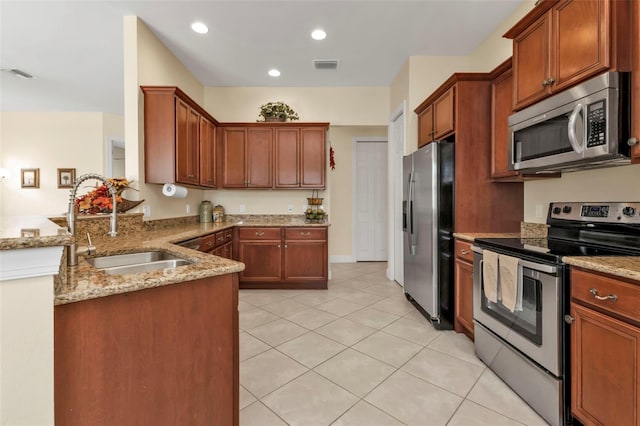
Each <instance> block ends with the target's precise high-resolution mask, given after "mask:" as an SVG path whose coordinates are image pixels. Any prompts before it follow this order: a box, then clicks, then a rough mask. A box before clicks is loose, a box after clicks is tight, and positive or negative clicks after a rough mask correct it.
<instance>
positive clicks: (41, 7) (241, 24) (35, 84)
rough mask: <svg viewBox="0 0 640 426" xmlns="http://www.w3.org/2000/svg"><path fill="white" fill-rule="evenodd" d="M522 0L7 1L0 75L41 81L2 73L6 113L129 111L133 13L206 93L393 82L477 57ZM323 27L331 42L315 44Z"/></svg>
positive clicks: (1, 16) (0, 97)
mask: <svg viewBox="0 0 640 426" xmlns="http://www.w3.org/2000/svg"><path fill="white" fill-rule="evenodd" d="M522 1H523V0H414V1H409V0H388V1H379V0H373V1H372V0H369V1H364V0H339V1H327V0H290V1H273V0H254V1H248V0H235V1H219V0H207V1H190V0H179V1H158V0H155V1H152V0H144V1H99V0H76V1H57V0H44V1H30V0H17V1H15V0H0V68H2V69H13V68H17V69H20V70H23V71H25V72H27V73H30V74H33V75H34V76H35V78H34V79H33V80H23V79H19V78H16V77H15V76H13V75H12V74H10V73H8V72H2V73H0V76H1V77H0V109H1V110H2V111H104V112H109V113H117V114H122V112H123V98H124V97H123V30H122V28H123V16H126V15H137V16H139V17H140V18H141V19H142V20H143V21H144V22H145V23H146V24H147V25H148V26H149V27H150V28H151V30H152V31H153V32H154V33H155V34H156V35H157V36H158V37H159V38H160V40H161V41H162V42H163V43H164V44H165V45H166V46H167V47H168V48H169V49H170V50H171V51H172V52H173V53H174V54H175V55H176V56H177V57H178V58H179V59H180V61H182V63H184V64H185V65H186V66H187V68H189V69H190V70H191V72H192V73H193V74H194V75H195V76H196V77H197V78H198V79H199V80H200V82H202V83H203V84H204V85H205V86H389V84H390V83H391V81H392V80H393V78H394V77H395V76H396V75H397V73H398V71H399V70H400V68H401V67H402V65H403V64H404V62H405V61H406V59H407V57H409V56H423V55H427V56H431V55H436V56H456V55H467V54H470V53H471V52H472V51H473V50H474V49H475V48H476V47H477V46H478V45H479V44H480V43H481V42H482V41H483V40H484V39H485V38H486V37H487V36H488V35H489V34H490V33H491V32H492V31H493V29H494V28H495V27H496V26H497V25H498V24H499V23H500V22H502V21H503V20H504V19H506V18H507V17H508V16H510V15H511V14H512V13H513V12H514V11H515V9H516V8H517V7H518V5H519V4H520V3H521V2H522ZM196 20H197V21H201V22H204V23H205V24H207V25H208V27H209V33H208V34H206V35H199V34H196V33H194V32H193V31H192V30H191V29H190V25H191V23H192V22H194V21H196ZM317 27H321V28H323V29H324V30H325V31H326V32H327V33H328V36H327V38H326V39H325V40H324V41H315V40H312V39H311V38H310V36H309V34H310V32H311V31H312V30H313V29H315V28H317ZM314 59H337V60H339V61H340V63H339V67H338V69H337V70H314V68H313V60H314ZM270 68H278V69H279V70H280V71H281V72H282V75H281V76H280V77H279V78H277V79H276V78H272V77H269V76H268V75H267V71H268V70H269V69H270Z"/></svg>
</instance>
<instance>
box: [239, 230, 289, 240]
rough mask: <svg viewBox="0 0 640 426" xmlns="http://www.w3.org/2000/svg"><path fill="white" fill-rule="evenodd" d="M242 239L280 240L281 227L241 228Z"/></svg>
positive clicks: (240, 236) (240, 235)
mask: <svg viewBox="0 0 640 426" xmlns="http://www.w3.org/2000/svg"><path fill="white" fill-rule="evenodd" d="M238 235H239V238H240V239H241V240H279V239H280V228H240V229H239V232H238Z"/></svg>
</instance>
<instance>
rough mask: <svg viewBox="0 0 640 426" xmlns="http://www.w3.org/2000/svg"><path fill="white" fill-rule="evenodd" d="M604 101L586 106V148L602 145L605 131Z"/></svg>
mask: <svg viewBox="0 0 640 426" xmlns="http://www.w3.org/2000/svg"><path fill="white" fill-rule="evenodd" d="M605 108H606V107H605V102H604V100H602V101H599V102H595V103H592V104H589V105H587V129H588V137H587V148H589V147H592V146H598V145H604V144H605V143H606V141H605V134H606V131H607V119H606V118H605V117H606V115H605Z"/></svg>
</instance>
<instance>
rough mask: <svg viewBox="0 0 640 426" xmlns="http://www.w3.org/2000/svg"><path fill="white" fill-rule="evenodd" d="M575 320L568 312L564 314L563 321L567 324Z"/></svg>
mask: <svg viewBox="0 0 640 426" xmlns="http://www.w3.org/2000/svg"><path fill="white" fill-rule="evenodd" d="M575 320H576V319H575V318H574V317H572V316H571V315H569V314H567V315H565V316H564V322H566V323H567V324H573V322H574V321H575Z"/></svg>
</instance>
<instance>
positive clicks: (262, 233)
mask: <svg viewBox="0 0 640 426" xmlns="http://www.w3.org/2000/svg"><path fill="white" fill-rule="evenodd" d="M263 235H264V232H256V237H262V236H263Z"/></svg>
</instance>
